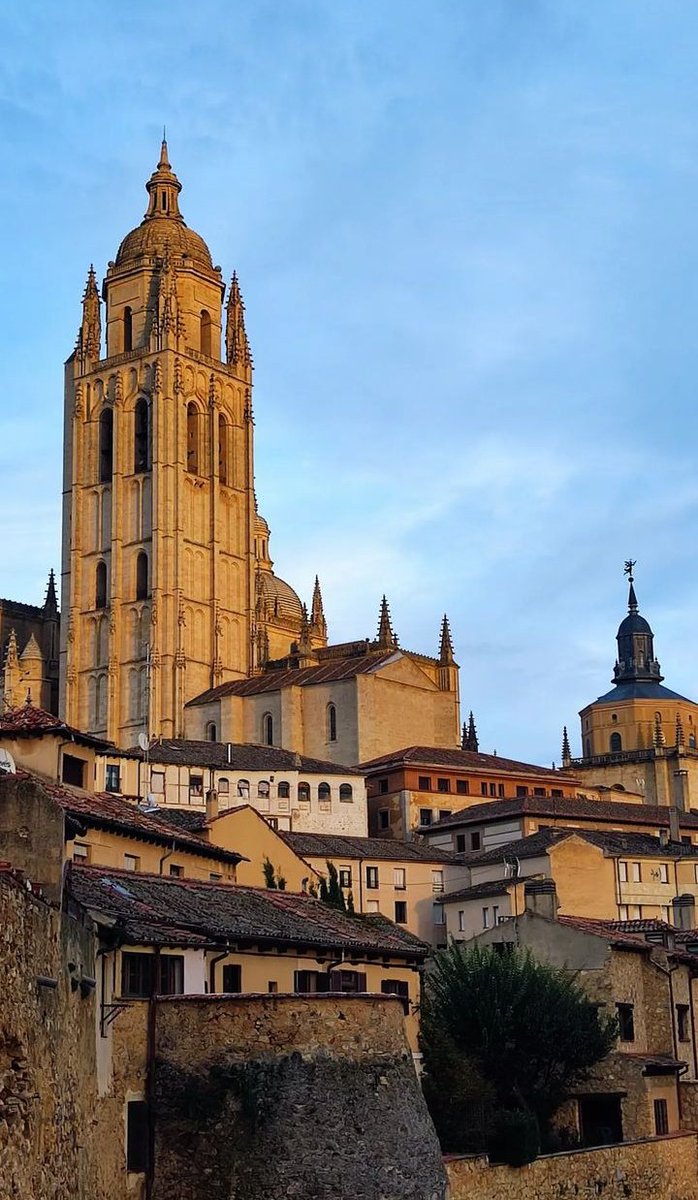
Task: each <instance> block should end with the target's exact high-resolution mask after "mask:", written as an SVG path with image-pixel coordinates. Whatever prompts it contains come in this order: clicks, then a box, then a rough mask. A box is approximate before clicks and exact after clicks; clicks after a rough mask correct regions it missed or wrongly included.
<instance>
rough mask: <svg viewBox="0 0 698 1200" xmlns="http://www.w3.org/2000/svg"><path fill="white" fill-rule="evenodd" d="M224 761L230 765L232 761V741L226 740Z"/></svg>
mask: <svg viewBox="0 0 698 1200" xmlns="http://www.w3.org/2000/svg"><path fill="white" fill-rule="evenodd" d="M226 762H227V763H228V766H231V765H232V762H233V743H232V742H228V745H227V746H226Z"/></svg>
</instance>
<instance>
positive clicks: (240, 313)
mask: <svg viewBox="0 0 698 1200" xmlns="http://www.w3.org/2000/svg"><path fill="white" fill-rule="evenodd" d="M225 357H226V362H227V363H228V365H229V366H231V367H238V366H239V367H241V368H243V370H249V369H250V368H251V366H252V354H251V352H250V343H249V341H248V338H247V332H246V330H245V304H244V302H243V299H242V292H241V291H240V284H239V282H238V277H237V273H236V272H235V271H233V277H232V279H231V281H230V287H229V289H228V301H227V303H226V306H225Z"/></svg>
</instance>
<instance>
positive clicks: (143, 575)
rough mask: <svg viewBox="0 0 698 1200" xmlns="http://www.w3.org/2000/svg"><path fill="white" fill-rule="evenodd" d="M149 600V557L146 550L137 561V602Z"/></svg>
mask: <svg viewBox="0 0 698 1200" xmlns="http://www.w3.org/2000/svg"><path fill="white" fill-rule="evenodd" d="M147 598H148V555H147V554H146V553H145V551H144V550H142V551H141V553H140V554H139V555H138V558H137V559H136V600H146V599H147Z"/></svg>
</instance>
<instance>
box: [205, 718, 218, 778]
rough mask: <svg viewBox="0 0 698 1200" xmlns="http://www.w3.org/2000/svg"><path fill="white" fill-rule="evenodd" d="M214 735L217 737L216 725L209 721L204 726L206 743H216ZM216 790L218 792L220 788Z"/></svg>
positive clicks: (216, 739)
mask: <svg viewBox="0 0 698 1200" xmlns="http://www.w3.org/2000/svg"><path fill="white" fill-rule="evenodd" d="M216 735H217V730H216V723H215V721H209V723H208V725H207V726H206V741H207V742H216V741H218V738H217V736H216ZM218 790H219V791H220V788H219V789H218Z"/></svg>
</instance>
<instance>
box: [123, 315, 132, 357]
mask: <svg viewBox="0 0 698 1200" xmlns="http://www.w3.org/2000/svg"><path fill="white" fill-rule="evenodd" d="M126 350H133V313H132V312H131V309H130V308H129V307H128V306H127V307H126V308H125V309H124V351H126Z"/></svg>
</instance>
